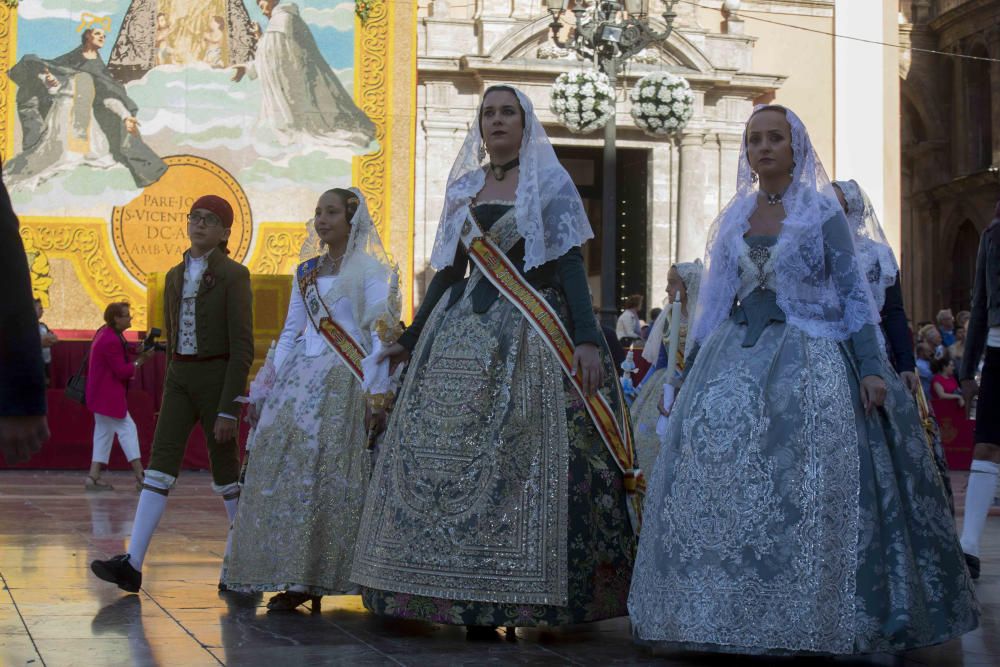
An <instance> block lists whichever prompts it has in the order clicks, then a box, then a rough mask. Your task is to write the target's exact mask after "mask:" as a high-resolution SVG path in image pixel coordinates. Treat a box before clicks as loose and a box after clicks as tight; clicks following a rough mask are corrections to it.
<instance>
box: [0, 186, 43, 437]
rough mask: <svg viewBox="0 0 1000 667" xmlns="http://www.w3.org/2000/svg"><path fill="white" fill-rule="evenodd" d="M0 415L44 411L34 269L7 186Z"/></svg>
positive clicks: (2, 224) (0, 218)
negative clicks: (33, 293)
mask: <svg viewBox="0 0 1000 667" xmlns="http://www.w3.org/2000/svg"><path fill="white" fill-rule="evenodd" d="M0 285H3V290H4V297H3V298H2V299H0V417H14V416H17V417H24V416H43V415H45V412H46V409H45V372H44V365H43V362H42V342H41V336H40V335H39V332H38V318H37V317H36V316H35V304H34V298H33V296H32V293H31V273H30V272H29V270H28V259H27V256H26V255H25V253H24V244H23V243H22V242H21V235H20V234H19V233H18V220H17V217H16V216H15V215H14V210H13V208H12V207H11V204H10V199H9V197H8V195H7V190H6V188H4V187H2V186H0Z"/></svg>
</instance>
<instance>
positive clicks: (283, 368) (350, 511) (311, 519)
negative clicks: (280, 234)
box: [225, 209, 399, 595]
mask: <svg viewBox="0 0 1000 667" xmlns="http://www.w3.org/2000/svg"><path fill="white" fill-rule="evenodd" d="M361 210H364V209H361ZM353 220H354V221H355V222H354V223H353V224H354V225H358V224H361V223H360V222H358V221H357V220H358V214H355V217H354V218H353ZM327 259H328V256H326V255H324V256H323V257H317V258H313V259H311V260H308V261H306V262H303V263H302V264H301V265H300V266H299V267H298V270H297V271H296V282H297V287H296V288H294V289H293V290H292V297H291V302H290V303H289V307H288V317H287V318H286V320H285V327H284V329H283V331H282V333H281V338H280V340H279V342H278V346H277V353H276V355H275V365H276V367H277V375H276V379H275V382H274V386H273V387H272V388H271V389H270V391H269V393H268V394H267V397H266V398H265V399H264V401H263V407H262V408H261V410H260V419H259V421H258V423H257V426H256V433H255V437H254V442H253V447H252V449H251V451H250V454H249V464H248V465H247V469H246V478H245V481H244V485H243V493H242V496H241V498H240V506H239V512H238V514H237V517H236V520H235V523H234V528H233V534H232V553H231V554H230V557H229V559H228V563H227V573H226V576H225V583H226V584H227V585H228V586H229V588H231V589H233V590H241V591H283V590H289V589H290V590H294V591H296V592H302V593H308V594H310V595H331V594H337V593H345V592H349V591H351V590H352V589H355V588H356V586H355V585H354V584H352V583H351V582H350V573H351V565H352V562H353V558H354V542H355V536H356V534H357V530H358V522H359V520H360V518H361V509H362V506H363V504H364V499H365V492H366V490H367V487H368V478H369V475H370V473H371V457H370V455H369V452H368V450H367V444H368V432H367V429H366V428H365V401H366V395H367V391H366V390H367V389H369V388H371V387H372V386H374V385H375V384H378V383H380V382H381V383H382V384H383V385H384V384H385V383H386V380H387V378H388V361H383V362H381V363H380V364H377V363H376V356H377V355H378V353H379V352H380V351H381V349H382V340H381V339H380V337H379V331H381V330H384V327H385V326H386V325H391V326H395V325H396V324H397V323H398V318H399V313H398V305H395V306H394V305H393V303H392V302H393V299H392V298H391V297H390V283H389V281H388V280H387V272H386V270H385V267H384V266H383V265H382V264H381V263H379V262H377V261H374V260H371V259H369V258H367V257H362V258H361V259H360V261H359V262H356V263H355V264H354V266H356V265H357V264H358V263H361V264H363V268H361V269H360V270H358V271H356V272H355V273H356V274H362V275H361V276H360V277H359V278H357V279H351V278H349V277H348V276H346V275H345V271H346V268H345V270H343V271H341V274H338V275H322V274H321V268H322V266H323V264H324V262H325V261H326V260H327ZM343 265H344V266H345V267H347V266H348V258H345V260H344V264H343ZM326 318H328V319H329V320H332V321H333V322H334V323H336V325H338V326H339V327H340V329H341V330H343V331H344V332H346V333H347V334H348V335H350V336H351V337H352V338H353V339H354V341H356V342H357V343H359V344H360V345H361V346H362V348H363V350H364V354H366V355H367V356H366V357H365V359H364V360H363V361H361V363H360V366H361V367H362V368H363V369H364V370H363V372H364V377H365V384H364V385H363V384H362V382H361V381H359V379H358V378H357V377H356V375H355V373H354V372H352V370H351V369H350V368H349V367H348V362H346V361H345V360H344V359H343V358H342V357H341V355H340V354H338V352H337V351H335V349H334V347H333V346H332V345H331V344H330V343H329V342H328V340H327V339H326V337H324V335H322V334H321V333H320V330H319V329H320V327H322V326H323V320H324V319H326ZM378 376H381V378H379V377H378Z"/></svg>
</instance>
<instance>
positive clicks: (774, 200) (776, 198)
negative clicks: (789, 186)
mask: <svg viewBox="0 0 1000 667" xmlns="http://www.w3.org/2000/svg"><path fill="white" fill-rule="evenodd" d="M761 192H763V193H764V196H765V197H767V203H768V205H769V206H775V205H777V204H780V203H781V195H783V194H784V193H783V192H779V193H778V194H774V195H772V194H771V193H770V192H767V191H766V190H761Z"/></svg>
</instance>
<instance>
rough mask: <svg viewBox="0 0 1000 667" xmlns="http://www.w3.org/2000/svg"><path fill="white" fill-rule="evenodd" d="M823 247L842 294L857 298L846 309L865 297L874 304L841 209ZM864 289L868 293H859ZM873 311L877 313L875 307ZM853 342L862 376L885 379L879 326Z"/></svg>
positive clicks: (825, 234)
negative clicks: (877, 329)
mask: <svg viewBox="0 0 1000 667" xmlns="http://www.w3.org/2000/svg"><path fill="white" fill-rule="evenodd" d="M823 248H824V253H825V261H826V269H827V272H828V273H829V274H830V275H831V276H832V278H833V281H834V282H835V283H836V284H837V289H838V291H839V292H840V293H841V294H850V295H856V296H857V299H855V303H845V304H842V305H843V307H844V308H845V309H848V308H851V307H852V306H853V307H858V306H859V304H858V303H857V301H860V299H861V297H862V296H864V297H867V299H868V300H869V301H870V299H871V291H870V289H869V287H868V281H867V280H865V278H864V276H862V275H860V273H859V272H860V268H859V265H858V262H857V255H856V254H855V252H854V241H853V239H852V237H851V232H850V229H849V228H848V226H847V219H846V218H845V217H844V214H843V212H842V211H841V210H840V209H839V208H838V209H837V211H836V213H835V214H834V215H833V217H831V218H830V219H829V220H827V221H826V222H825V223H823ZM861 290H864V291H863V292H862V293H860V294H859V292H860V291H861ZM872 310H873V311H874V307H873V308H872ZM855 315H856V314H855ZM851 343H852V345H851V348H852V351H853V353H854V358H855V361H856V362H857V364H858V371H859V373H860V374H861V377H862V378H866V377H878V378H882V362H881V359H880V357H879V344H878V336H877V334H876V333H875V324H874V323H871V322H869V323H867V324H864V325H863V326H862V327H861V328H860V329H859V330H858V331H856V332H854V333H853V334H851Z"/></svg>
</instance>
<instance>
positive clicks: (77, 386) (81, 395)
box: [63, 327, 104, 406]
mask: <svg viewBox="0 0 1000 667" xmlns="http://www.w3.org/2000/svg"><path fill="white" fill-rule="evenodd" d="M101 328H102V329H103V328H104V327H101ZM100 332H101V330H100V329H98V330H97V333H95V334H94V337H93V338H92V339H91V341H90V347H88V348H87V354H85V355H83V361H81V362H80V368H79V369H77V371H76V373H74V374H73V375H72V376H70V378H69V380H67V381H66V388H65V389H63V394H64V395H65V396H66V398H68V399H69V400H71V401H76V402H77V403H79V404H80V405H84V406H86V405H87V362H88V361H90V350H91V348H93V347H94V341H95V340H97V334H98V333H100Z"/></svg>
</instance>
